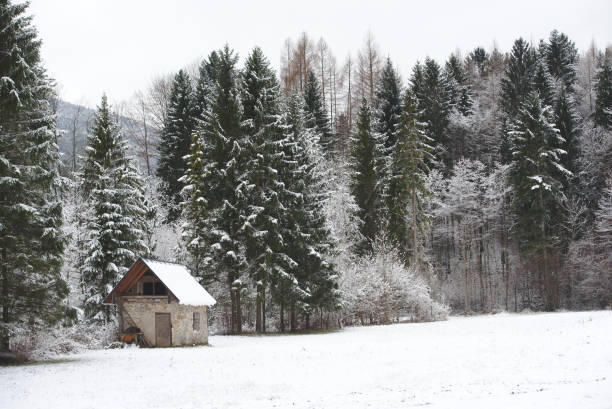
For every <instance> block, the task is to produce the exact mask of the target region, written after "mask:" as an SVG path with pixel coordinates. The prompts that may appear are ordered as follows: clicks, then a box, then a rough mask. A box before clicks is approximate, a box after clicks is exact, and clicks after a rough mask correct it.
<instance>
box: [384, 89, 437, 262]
mask: <svg viewBox="0 0 612 409" xmlns="http://www.w3.org/2000/svg"><path fill="white" fill-rule="evenodd" d="M424 125H425V124H423V123H421V122H419V118H418V110H417V102H416V98H415V97H414V95H413V94H412V92H410V91H406V93H405V94H404V101H403V105H402V114H401V116H400V118H399V124H398V128H397V131H396V138H397V143H396V144H395V147H394V149H393V152H392V155H391V163H390V165H389V190H388V195H387V208H388V213H389V227H388V228H389V233H390V236H391V238H392V239H393V240H394V241H395V243H396V244H397V246H398V249H399V251H400V253H401V254H402V256H403V257H404V260H405V261H406V264H409V263H410V264H415V265H419V264H420V262H421V255H422V251H421V247H422V241H423V240H419V237H418V236H419V234H420V235H423V234H424V233H425V231H424V225H425V224H426V222H427V217H426V215H425V213H424V211H423V201H424V199H425V198H426V197H427V196H428V195H429V192H428V191H427V188H426V187H425V179H426V177H427V174H428V173H429V167H428V165H427V163H428V162H431V161H433V159H434V158H433V156H432V154H431V151H432V150H433V148H432V147H431V146H430V143H431V142H432V139H431V138H429V137H427V136H426V134H425V130H424V127H425V126H424ZM409 260H410V262H409Z"/></svg>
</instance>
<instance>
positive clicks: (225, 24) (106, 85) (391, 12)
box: [14, 0, 612, 106]
mask: <svg viewBox="0 0 612 409" xmlns="http://www.w3.org/2000/svg"><path fill="white" fill-rule="evenodd" d="M14 1H15V2H19V1H20V0H14ZM29 13H30V14H33V15H34V24H35V25H36V27H37V28H38V30H39V34H40V37H41V38H42V40H43V49H42V53H43V58H44V60H45V63H46V67H47V70H48V72H49V74H50V75H51V76H52V77H53V78H55V79H56V80H57V82H58V83H59V84H60V86H61V96H62V98H63V99H65V100H67V101H70V102H74V103H83V104H85V105H89V106H93V105H96V104H97V103H98V101H99V99H100V97H101V95H102V93H103V92H106V93H107V95H108V97H109V99H110V100H111V101H115V102H117V101H121V100H125V99H128V98H130V97H131V96H132V95H133V93H134V92H135V91H136V90H138V89H145V88H146V87H147V85H148V84H149V81H150V79H151V78H152V77H153V76H155V75H157V74H163V73H168V72H175V71H176V70H178V69H179V68H181V67H183V66H185V65H187V64H189V63H192V62H193V61H195V60H197V59H200V58H201V57H203V56H206V55H207V54H208V53H209V52H210V51H212V50H214V49H218V48H220V47H221V46H223V44H225V43H226V42H227V43H229V45H230V46H231V47H232V48H234V49H235V50H236V51H237V52H238V53H239V55H240V56H241V61H242V59H243V57H244V56H246V55H247V53H248V52H249V51H250V50H251V49H252V48H253V47H254V46H255V45H259V46H260V47H261V48H262V49H263V51H264V53H265V54H266V55H267V56H268V58H269V59H270V61H271V62H272V64H274V66H275V67H276V68H278V66H279V63H280V55H281V50H282V46H283V42H284V40H285V39H286V38H288V37H291V38H292V39H295V38H296V37H297V36H298V34H299V33H300V32H301V31H303V30H305V31H306V32H307V33H308V34H309V35H310V37H312V38H314V39H318V38H319V37H321V36H322V37H323V38H325V40H326V41H327V43H328V44H329V46H330V47H331V49H332V51H333V52H334V54H335V55H336V58H337V59H338V63H342V62H343V61H344V59H345V57H346V56H347V55H348V54H349V53H353V55H355V53H356V51H357V50H358V49H359V48H360V46H361V44H362V42H363V39H364V36H365V34H366V32H367V30H371V31H372V33H373V34H374V37H375V39H376V41H377V43H378V45H379V46H380V49H381V51H382V52H383V54H384V55H387V54H388V55H389V56H390V57H391V59H392V60H393V62H394V63H395V64H396V66H398V67H399V70H400V73H401V74H402V77H403V78H404V79H406V78H407V77H408V75H409V73H410V70H411V68H412V66H413V64H414V63H415V62H416V60H422V59H424V58H425V56H427V55H429V56H430V57H432V58H435V59H436V60H438V61H439V62H442V61H443V60H444V59H445V58H446V57H447V56H448V55H449V54H450V53H451V52H452V51H454V50H455V49H457V48H459V49H461V50H462V51H463V52H464V53H465V52H468V51H470V50H472V49H473V48H474V47H476V46H478V45H481V46H484V47H485V48H486V49H490V48H491V46H492V44H493V42H494V41H496V42H497V44H498V47H499V48H500V49H501V50H502V51H508V50H509V49H510V47H511V46H512V42H513V41H514V40H515V39H516V38H518V37H519V36H523V37H524V38H526V39H527V40H533V41H534V42H537V41H538V40H539V39H540V38H548V34H549V33H550V31H551V30H552V29H554V28H556V29H558V30H560V31H562V32H565V33H566V34H567V35H568V36H569V37H570V38H571V39H572V40H573V41H575V43H576V45H577V46H578V48H579V49H580V50H581V51H582V50H584V49H585V48H586V47H588V45H589V44H590V42H591V40H595V42H596V44H597V45H598V46H599V47H600V48H602V47H605V46H606V45H608V44H610V42H612V1H610V0H590V1H585V0H573V1H560V0H557V1H555V0H546V1H540V0H514V1H512V0H506V1H504V2H503V3H502V2H498V1H493V0H489V1H477V0H469V1H467V0H461V1H427V0H419V1H418V2H413V1H408V0H405V1H400V0H398V1H391V0H376V1H361V0H349V1H346V0H342V1H336V0H325V1H320V0H306V1H299V2H293V1H289V0H286V1H282V0H274V1H265V0H252V1H247V0H245V1H237V0H234V1H230V0H215V1H203V0H202V1H197V0H175V1H173V0H103V1H97V0H31V6H30V8H29Z"/></svg>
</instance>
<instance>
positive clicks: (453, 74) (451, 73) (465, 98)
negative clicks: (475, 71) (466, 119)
mask: <svg viewBox="0 0 612 409" xmlns="http://www.w3.org/2000/svg"><path fill="white" fill-rule="evenodd" d="M444 73H445V75H446V77H447V78H448V79H449V81H450V84H451V85H450V87H451V93H452V100H453V105H454V106H455V107H456V108H457V110H458V111H459V112H461V113H462V114H463V115H465V116H468V115H471V114H472V105H473V104H474V101H473V100H472V92H471V88H470V86H469V84H468V83H467V80H468V79H467V75H466V74H465V71H464V69H463V66H462V64H461V61H460V60H459V58H458V57H457V56H456V55H454V54H453V55H451V56H450V57H449V58H448V61H447V62H446V64H445V65H444Z"/></svg>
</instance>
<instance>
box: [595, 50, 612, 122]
mask: <svg viewBox="0 0 612 409" xmlns="http://www.w3.org/2000/svg"><path fill="white" fill-rule="evenodd" d="M595 80H596V81H597V82H596V84H595V95H596V96H597V99H596V101H595V113H594V114H593V118H594V120H595V123H596V124H597V125H599V126H601V127H604V128H606V129H610V128H612V58H610V57H606V58H605V59H604V61H603V64H602V66H601V68H600V70H599V72H598V73H597V75H596V77H595Z"/></svg>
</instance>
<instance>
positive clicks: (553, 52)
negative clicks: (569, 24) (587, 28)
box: [543, 30, 578, 93]
mask: <svg viewBox="0 0 612 409" xmlns="http://www.w3.org/2000/svg"><path fill="white" fill-rule="evenodd" d="M543 58H545V59H546V63H547V65H548V71H549V72H550V74H551V75H552V77H553V78H555V79H557V80H560V81H562V82H563V84H564V86H565V88H566V92H570V93H571V92H572V90H573V86H574V84H575V83H576V79H577V76H576V63H577V62H578V50H577V49H576V46H575V44H574V42H573V41H571V40H570V39H569V38H568V37H567V35H565V34H564V33H559V32H558V31H557V30H553V31H552V32H551V33H550V37H549V39H548V43H547V44H545V45H544V48H543Z"/></svg>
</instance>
